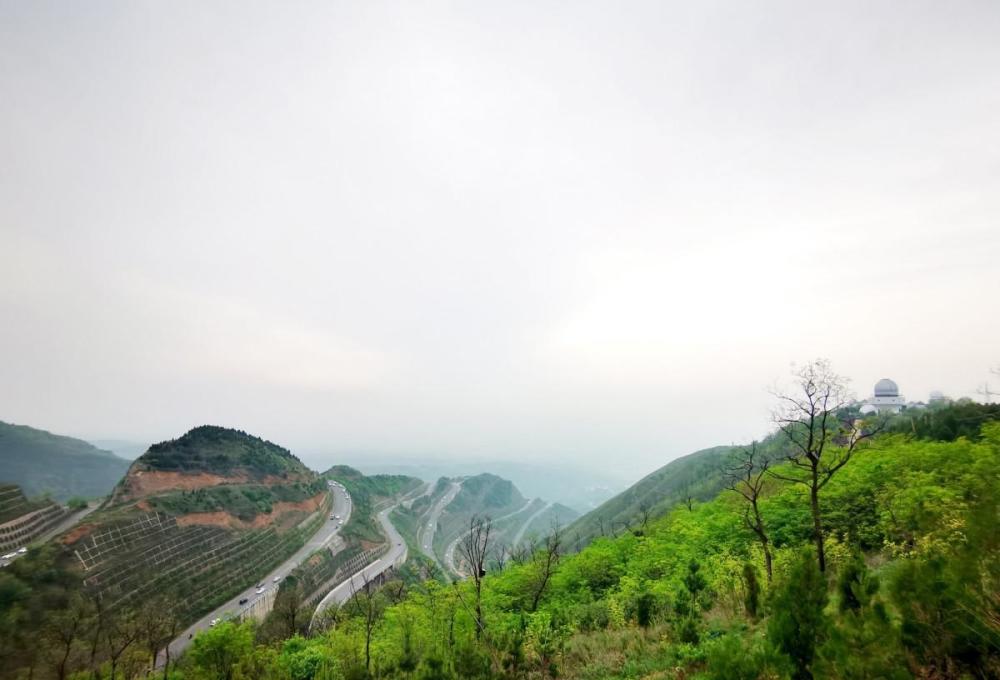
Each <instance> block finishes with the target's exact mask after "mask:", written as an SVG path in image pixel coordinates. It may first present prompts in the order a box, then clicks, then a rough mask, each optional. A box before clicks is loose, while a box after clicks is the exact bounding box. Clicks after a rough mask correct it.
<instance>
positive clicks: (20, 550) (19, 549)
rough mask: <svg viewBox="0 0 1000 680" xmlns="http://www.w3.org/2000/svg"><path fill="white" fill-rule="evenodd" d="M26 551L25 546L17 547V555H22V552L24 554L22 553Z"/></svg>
mask: <svg viewBox="0 0 1000 680" xmlns="http://www.w3.org/2000/svg"><path fill="white" fill-rule="evenodd" d="M26 552H28V549H27V548H18V549H17V554H18V555H23V554H24V553H26Z"/></svg>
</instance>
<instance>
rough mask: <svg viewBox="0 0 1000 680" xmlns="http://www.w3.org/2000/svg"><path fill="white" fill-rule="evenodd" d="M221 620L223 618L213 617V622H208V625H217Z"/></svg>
mask: <svg viewBox="0 0 1000 680" xmlns="http://www.w3.org/2000/svg"><path fill="white" fill-rule="evenodd" d="M221 620H222V619H212V622H211V623H210V624H208V625H209V626H212V627H214V626H215V625H216V624H218V623H219V621H221Z"/></svg>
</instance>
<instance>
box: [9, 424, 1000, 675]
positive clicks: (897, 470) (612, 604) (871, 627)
mask: <svg viewBox="0 0 1000 680" xmlns="http://www.w3.org/2000/svg"><path fill="white" fill-rule="evenodd" d="M778 469H779V471H780V466H778ZM998 469H1000V426H998V425H995V424H994V425H990V424H987V425H986V426H984V427H983V428H982V429H981V431H980V432H979V433H978V437H977V439H976V441H972V440H964V439H959V440H956V441H932V440H918V439H914V438H912V437H904V436H899V435H894V436H888V437H882V438H879V439H878V440H876V442H875V445H874V446H873V447H871V448H868V449H865V450H863V451H859V452H858V453H857V454H856V455H855V457H854V458H853V459H852V460H851V461H850V463H848V464H847V465H846V466H845V467H844V468H843V469H842V470H841V471H840V472H839V473H838V475H837V476H836V477H835V478H834V479H833V480H832V481H831V482H830V483H829V484H828V485H827V487H826V488H825V489H824V498H823V503H824V508H823V509H824V512H825V513H826V516H827V517H828V518H829V519H828V530H829V536H828V543H827V553H828V555H829V557H830V562H829V569H828V572H827V574H828V575H829V577H830V580H829V582H828V580H827V578H826V577H824V576H823V575H821V574H819V572H818V570H817V568H816V562H815V556H814V554H813V553H812V552H811V547H810V526H809V512H808V507H807V504H806V501H807V498H805V497H804V496H803V494H802V490H801V489H800V488H799V487H798V486H789V485H787V484H784V483H782V482H781V481H780V480H773V481H772V483H769V484H768V485H767V487H766V490H765V494H764V497H763V498H762V499H761V503H760V507H761V511H762V513H763V515H764V517H765V520H766V521H767V523H768V527H769V530H770V531H771V532H772V535H773V537H774V540H773V544H774V576H775V580H774V585H773V586H772V585H769V584H767V583H766V582H763V581H762V580H761V579H760V575H761V574H762V573H763V556H762V553H761V550H760V546H759V543H758V542H757V541H756V540H755V537H754V536H753V535H752V534H750V532H748V531H747V529H746V527H745V525H744V524H743V521H742V511H743V505H742V504H741V502H740V499H738V498H735V497H734V495H733V494H731V493H722V494H721V495H718V496H716V497H715V498H714V499H710V500H706V502H703V503H697V504H694V505H693V507H692V508H691V509H690V510H689V509H688V508H687V507H686V505H681V506H678V507H675V508H674V509H672V510H670V511H668V512H667V513H666V514H665V515H663V516H662V517H660V518H658V519H653V520H651V521H649V522H648V523H647V525H646V526H645V527H644V529H643V531H642V532H641V535H635V534H633V533H631V532H627V533H623V534H621V535H619V536H617V537H614V538H610V537H608V538H601V539H598V540H596V541H594V542H593V543H591V544H590V545H589V546H587V547H585V548H584V549H583V550H581V551H580V552H578V553H576V554H573V555H563V556H562V557H561V558H560V559H559V561H558V563H557V566H556V569H555V571H554V573H553V574H552V576H551V580H550V582H549V586H548V589H547V591H546V593H545V596H544V597H543V598H541V600H540V601H539V606H538V608H537V610H536V611H528V609H529V607H528V606H527V605H526V604H525V603H526V602H527V601H528V600H529V599H530V598H529V597H528V596H527V594H528V593H529V590H530V587H531V585H532V583H534V580H533V578H534V576H535V575H536V573H537V572H536V569H537V559H536V558H535V557H531V556H526V557H524V558H523V559H519V560H516V561H511V562H508V565H507V567H506V568H505V569H503V570H502V571H493V572H491V573H490V575H489V576H487V578H486V579H485V581H484V584H483V593H482V607H483V610H484V630H482V631H480V635H477V630H476V625H475V623H474V620H475V619H474V612H473V610H472V607H471V606H470V605H471V603H473V602H474V593H473V588H472V585H471V584H470V583H469V582H465V581H463V582H458V583H455V584H449V585H444V584H441V583H437V582H434V581H429V582H425V583H422V584H413V585H412V586H411V587H409V588H408V589H407V594H406V595H405V596H403V597H401V598H400V599H398V601H396V600H395V599H394V600H393V602H392V603H390V604H388V606H387V608H386V609H385V612H384V618H383V619H381V620H380V621H379V623H378V625H376V626H375V627H374V628H373V629H372V638H371V648H370V651H371V656H372V659H371V672H370V676H369V674H368V673H367V672H366V670H365V654H364V651H365V632H366V631H365V625H364V624H365V621H364V617H363V616H362V611H361V610H362V609H363V608H354V607H351V606H346V607H344V608H342V609H341V610H340V612H339V613H338V618H337V621H336V623H335V625H334V626H332V627H331V628H330V629H329V630H327V631H325V632H323V633H322V634H320V635H317V637H314V638H311V639H302V638H294V637H293V638H292V639H291V640H290V641H287V642H284V643H280V642H274V643H272V644H271V646H265V645H262V644H258V645H257V646H256V647H254V648H253V649H252V650H250V651H244V656H243V658H242V659H241V660H240V661H239V662H238V663H237V664H236V669H237V672H238V673H239V674H240V677H241V678H243V677H245V678H261V679H264V678H268V679H270V678H274V679H275V680H278V679H279V678H290V679H291V678H295V680H305V679H306V678H309V677H322V678H324V679H326V678H330V679H331V680H332V679H333V678H341V677H343V678H350V677H357V678H363V677H379V678H385V679H389V678H407V680H411V679H412V678H449V679H451V678H456V679H457V678H477V677H478V678H486V677H491V678H510V679H511V680H513V679H515V678H518V679H519V678H543V677H555V676H556V675H558V676H559V677H567V678H581V679H584V680H591V679H592V680H610V679H613V678H621V679H624V678H630V679H631V678H646V677H648V678H654V677H655V678H660V677H662V678H667V677H685V678H693V677H708V678H786V677H798V678H807V677H821V678H844V679H848V678H849V679H855V678H857V679H861V678H890V679H895V678H900V679H901V678H905V677H908V676H914V677H933V678H942V679H945V678H961V677H975V678H980V677H981V678H986V677H995V676H996V675H997V670H998V668H1000V651H998V650H1000V640H998V637H997V636H998V623H997V622H998V621H1000V604H998V603H1000V597H998V593H1000V582H998V581H1000V545H998V544H1000V536H998V532H997V531H996V526H997V521H998V507H997V499H1000V479H998V475H997V472H996V471H997V470H998ZM351 476H352V475H350V474H347V475H346V476H345V478H344V483H345V484H347V485H348V487H349V488H350V487H351V484H354V485H355V489H357V490H356V491H352V494H356V498H355V503H356V505H355V512H359V511H360V506H359V505H358V500H359V499H361V498H363V499H364V502H366V503H367V504H368V507H373V505H374V503H377V502H379V499H380V498H381V496H379V495H377V494H376V493H375V492H374V490H373V489H372V488H370V486H368V483H366V482H360V481H359V480H358V479H357V476H356V475H354V477H355V479H353V480H351V479H350V477H351ZM401 516H403V517H405V513H403V515H401ZM352 522H353V519H352ZM29 557H30V556H29ZM25 559H27V558H25ZM19 562H20V561H19ZM34 566H35V567H36V568H37V574H35V573H32V574H31V579H34V580H31V581H28V580H24V581H22V580H21V575H22V574H21V573H20V572H17V573H18V580H17V582H12V581H10V580H6V579H3V578H2V576H6V575H7V573H4V574H2V575H0V608H2V609H3V611H5V612H7V613H10V612H14V611H21V610H22V609H23V610H26V611H27V613H25V614H24V615H23V616H22V615H18V616H21V618H17V619H16V621H25V620H29V619H30V617H31V616H32V614H31V613H30V612H31V611H37V610H38V607H40V606H42V605H41V604H40V603H41V601H39V604H34V603H33V602H34V598H35V592H36V588H38V589H39V590H40V591H46V590H47V588H48V586H45V585H43V584H42V582H43V581H44V576H43V575H44V574H45V573H46V567H45V565H44V564H42V563H36V564H35V565H34ZM15 567H16V565H15ZM13 568H14V567H12V568H11V569H13ZM32 572H34V569H33V570H32ZM11 573H14V572H11ZM23 575H24V576H25V577H27V576H28V575H27V574H23ZM25 586H27V590H25ZM389 590H391V589H390V588H387V589H386V590H385V591H383V595H382V596H381V597H385V598H386V599H389V598H388V594H387V593H388V591H389ZM47 592H49V594H50V595H51V596H53V597H57V595H56V593H57V592H58V591H57V590H56V589H54V588H53V589H52V590H47ZM828 592H829V593H832V596H828ZM828 600H829V601H828ZM5 603H7V604H5ZM0 623H4V622H3V621H2V620H0ZM4 625H6V626H7V627H6V628H4V629H3V630H5V631H9V630H16V629H17V623H16V622H15V623H14V624H13V625H10V624H6V623H5V624H4ZM213 632H214V631H213ZM225 648H226V647H224V649H225ZM203 662H204V659H202V662H199V663H200V665H199V664H195V663H194V662H193V661H189V665H188V666H187V667H183V668H182V670H183V672H184V677H185V678H190V679H195V680H196V679H200V678H208V677H217V676H215V675H212V673H213V671H212V670H211V668H212V667H211V664H207V663H203ZM36 677H38V678H40V680H42V679H43V678H44V675H43V674H42V673H41V671H39V673H38V675H37V676H36Z"/></svg>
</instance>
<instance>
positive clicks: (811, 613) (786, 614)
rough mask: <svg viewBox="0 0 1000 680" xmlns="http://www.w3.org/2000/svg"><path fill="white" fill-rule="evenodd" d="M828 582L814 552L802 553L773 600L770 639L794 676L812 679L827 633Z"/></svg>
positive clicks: (768, 628)
mask: <svg viewBox="0 0 1000 680" xmlns="http://www.w3.org/2000/svg"><path fill="white" fill-rule="evenodd" d="M826 602H827V592H826V580H825V578H824V576H823V574H822V573H820V571H819V567H818V566H817V564H816V556H815V555H814V554H813V553H812V551H810V550H803V551H802V552H801V553H800V556H799V559H797V560H796V561H795V563H794V565H793V567H792V569H791V571H790V572H789V573H788V574H787V575H786V576H785V578H784V579H783V581H782V582H781V583H779V585H778V588H777V590H776V591H775V593H774V596H773V598H772V600H771V611H772V614H771V619H770V621H769V622H768V625H767V636H768V639H769V640H770V641H771V643H772V644H774V645H775V646H776V647H777V648H778V649H779V650H781V651H782V652H784V653H785V654H786V655H788V657H789V658H790V659H791V660H792V664H793V666H794V673H793V677H795V678H798V679H802V678H812V677H813V674H812V665H813V658H814V657H815V654H816V647H817V645H818V644H819V643H820V642H821V641H822V640H823V639H824V638H825V636H826V634H827V627H828V625H829V624H828V621H827V618H826V615H825V614H824V612H823V609H824V608H825V607H826Z"/></svg>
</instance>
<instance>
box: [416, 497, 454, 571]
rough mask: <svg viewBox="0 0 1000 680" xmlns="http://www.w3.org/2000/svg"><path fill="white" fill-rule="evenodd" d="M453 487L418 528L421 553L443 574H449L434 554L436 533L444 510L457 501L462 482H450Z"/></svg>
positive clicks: (418, 543) (422, 518) (438, 501)
mask: <svg viewBox="0 0 1000 680" xmlns="http://www.w3.org/2000/svg"><path fill="white" fill-rule="evenodd" d="M449 483H450V484H451V486H450V487H449V488H448V490H447V491H446V492H445V493H444V495H443V496H441V498H439V499H438V500H437V503H435V504H434V505H433V506H432V507H431V509H430V512H428V513H427V514H426V515H425V516H424V517H421V518H420V526H419V527H417V545H418V546H419V548H420V552H422V553H424V554H425V555H427V557H429V558H431V559H432V560H434V564H436V565H437V567H438V569H440V570H441V572H442V573H444V574H447V573H448V572H447V571H446V570H445V568H444V567H443V566H441V562H440V561H439V560H438V558H437V555H435V554H434V533H435V532H436V531H437V527H438V519H440V517H441V513H442V512H444V509H445V508H446V507H448V504H449V503H451V502H452V501H453V500H455V496H457V495H458V492H459V491H460V490H461V489H462V483H461V482H449Z"/></svg>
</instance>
